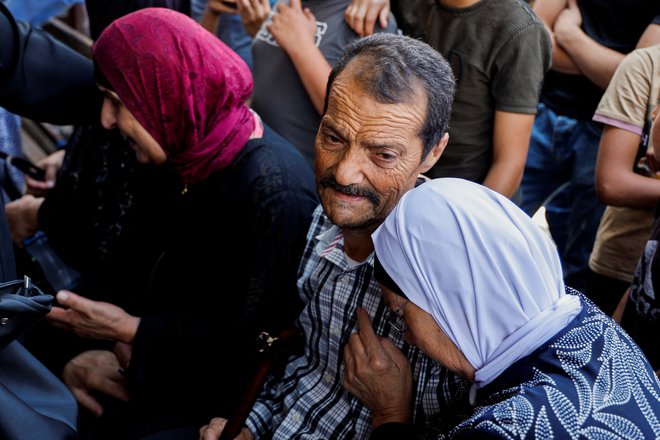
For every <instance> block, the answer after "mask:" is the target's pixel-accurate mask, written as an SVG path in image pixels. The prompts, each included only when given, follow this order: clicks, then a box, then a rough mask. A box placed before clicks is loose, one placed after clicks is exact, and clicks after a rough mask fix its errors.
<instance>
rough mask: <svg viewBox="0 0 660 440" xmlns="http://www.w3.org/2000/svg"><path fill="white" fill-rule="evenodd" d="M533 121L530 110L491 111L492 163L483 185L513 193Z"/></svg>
mask: <svg viewBox="0 0 660 440" xmlns="http://www.w3.org/2000/svg"><path fill="white" fill-rule="evenodd" d="M533 124H534V115H533V114H524V113H511V112H504V111H501V110H496V111H495V118H494V120H493V163H492V165H491V167H490V169H489V170H488V174H487V175H486V178H485V179H484V181H483V185H484V186H486V187H488V188H490V189H492V190H493V191H497V192H498V193H500V194H502V195H504V196H506V197H511V196H513V194H514V193H515V192H516V190H517V189H518V186H520V181H521V180H522V175H523V171H524V169H525V160H526V158H527V150H528V149H529V139H530V136H531V133H532V125H533Z"/></svg>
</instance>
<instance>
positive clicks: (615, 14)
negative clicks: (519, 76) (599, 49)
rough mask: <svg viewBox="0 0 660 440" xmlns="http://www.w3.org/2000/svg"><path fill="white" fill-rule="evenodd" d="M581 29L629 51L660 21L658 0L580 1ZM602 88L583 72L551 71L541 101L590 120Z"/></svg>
mask: <svg viewBox="0 0 660 440" xmlns="http://www.w3.org/2000/svg"><path fill="white" fill-rule="evenodd" d="M578 6H579V8H580V12H581V13H582V30H583V31H584V32H585V33H586V34H587V35H588V36H589V37H590V38H592V39H593V40H595V41H596V42H597V43H599V44H601V45H603V46H605V47H608V48H610V49H614V50H616V51H617V52H621V53H624V54H627V53H629V52H631V51H632V50H633V49H634V48H635V45H636V44H637V42H638V41H639V38H640V37H641V36H642V33H644V30H645V29H646V28H647V27H648V26H649V24H651V23H655V24H660V2H658V1H657V0H579V1H578ZM603 92H604V91H603V90H602V89H601V88H600V87H598V86H597V85H596V84H594V83H592V82H591V81H590V80H589V79H587V77H585V76H582V75H568V74H564V73H559V72H556V71H554V70H550V71H549V72H548V73H547V75H546V76H545V81H544V85H543V90H542V91H541V101H542V102H543V103H544V104H546V105H547V106H548V107H549V108H550V109H551V110H553V111H554V112H556V113H558V114H560V115H564V116H568V117H571V118H575V119H580V120H587V121H590V120H591V118H592V117H593V115H594V112H595V111H596V107H597V106H598V103H599V102H600V98H601V97H602V95H603Z"/></svg>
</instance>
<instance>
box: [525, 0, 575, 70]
mask: <svg viewBox="0 0 660 440" xmlns="http://www.w3.org/2000/svg"><path fill="white" fill-rule="evenodd" d="M567 6H568V1H567V0H536V2H535V3H534V12H536V15H537V16H538V17H539V19H540V20H541V21H542V22H543V25H544V26H545V29H546V30H547V31H548V34H549V35H550V40H551V41H552V70H555V71H557V72H561V73H568V74H572V75H581V74H582V72H581V71H580V69H579V68H578V66H577V65H576V64H575V62H574V61H573V60H572V59H571V57H570V55H569V54H568V53H567V52H566V51H565V50H564V48H563V47H561V46H559V45H558V44H557V40H556V38H555V33H554V31H553V29H554V27H555V21H556V20H557V17H559V14H560V13H561V12H562V11H563V10H564V9H566V7H567Z"/></svg>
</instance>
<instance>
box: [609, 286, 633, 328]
mask: <svg viewBox="0 0 660 440" xmlns="http://www.w3.org/2000/svg"><path fill="white" fill-rule="evenodd" d="M628 296H630V287H628V288H627V289H626V292H625V293H624V294H623V296H622V297H621V299H620V300H619V304H617V306H616V309H614V313H612V319H613V320H614V321H616V322H617V323H618V324H621V319H622V318H623V312H625V311H626V304H627V303H628Z"/></svg>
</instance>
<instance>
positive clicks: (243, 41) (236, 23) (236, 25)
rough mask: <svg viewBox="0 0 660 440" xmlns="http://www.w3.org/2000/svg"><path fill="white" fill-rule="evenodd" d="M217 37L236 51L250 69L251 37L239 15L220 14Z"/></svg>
mask: <svg viewBox="0 0 660 440" xmlns="http://www.w3.org/2000/svg"><path fill="white" fill-rule="evenodd" d="M218 38H219V39H220V40H221V41H222V42H223V43H225V44H226V45H227V46H229V47H230V48H231V49H232V50H233V51H234V52H236V53H237V54H238V56H239V57H241V58H242V59H243V61H245V64H247V65H248V67H249V68H250V70H252V38H251V37H250V36H249V35H248V33H247V31H246V30H245V26H243V21H242V20H241V16H240V15H238V14H234V15H232V14H222V15H220V23H218Z"/></svg>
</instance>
